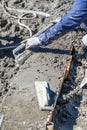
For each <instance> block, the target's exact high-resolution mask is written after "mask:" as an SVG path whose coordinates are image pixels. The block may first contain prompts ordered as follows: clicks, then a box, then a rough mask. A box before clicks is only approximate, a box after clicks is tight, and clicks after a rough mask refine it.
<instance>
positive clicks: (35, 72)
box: [0, 0, 87, 130]
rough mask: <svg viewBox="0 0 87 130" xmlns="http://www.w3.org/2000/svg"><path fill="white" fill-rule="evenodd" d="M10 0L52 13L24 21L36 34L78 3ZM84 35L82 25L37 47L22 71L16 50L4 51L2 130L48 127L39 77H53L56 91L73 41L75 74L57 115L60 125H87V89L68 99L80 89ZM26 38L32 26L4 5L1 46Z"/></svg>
mask: <svg viewBox="0 0 87 130" xmlns="http://www.w3.org/2000/svg"><path fill="white" fill-rule="evenodd" d="M0 2H1V1H0ZM7 2H8V6H9V7H13V8H24V9H33V10H40V11H44V12H47V13H50V14H51V17H49V18H43V17H40V16H39V17H37V18H36V19H33V20H27V21H23V23H25V24H27V25H28V26H29V27H31V30H32V32H33V34H35V33H37V32H38V31H39V30H40V29H41V28H43V27H45V26H46V25H47V24H48V23H49V22H51V21H52V20H54V19H56V18H57V17H60V16H63V15H64V14H65V13H66V12H67V10H69V9H70V7H71V5H72V3H73V1H72V0H67V1H64V0H61V1H59V0H44V1H42V0H33V1H28V0H26V1H23V0H13V1H11V0H7ZM84 34H85V32H84V31H83V30H82V29H81V28H77V29H75V30H74V31H73V32H71V33H69V34H67V35H66V36H63V37H62V38H60V39H58V40H56V41H54V42H53V44H50V45H48V46H46V47H43V48H37V49H36V50H34V51H35V52H34V54H33V55H32V56H31V57H29V58H28V60H27V61H26V62H25V63H24V64H23V65H22V66H21V67H20V69H19V70H18V68H17V67H16V64H15V61H14V58H13V55H12V51H11V50H9V51H1V52H0V102H1V105H0V114H1V115H2V114H4V116H5V119H4V122H3V125H2V130H22V129H23V130H44V129H45V127H44V126H45V123H46V118H47V114H48V113H47V112H41V111H40V110H39V105H38V102H37V97H36V91H35V86H34V81H46V82H48V83H49V84H50V87H51V89H52V91H54V92H55V91H56V90H57V88H58V85H59V79H60V77H61V76H62V74H63V69H64V65H65V63H66V61H67V58H68V54H69V50H70V47H71V45H72V44H74V46H75V50H76V51H75V53H74V58H73V62H72V66H71V70H70V74H69V76H68V79H67V80H66V82H65V84H64V87H63V90H62V92H61V95H60V98H59V106H58V108H59V109H58V110H57V113H56V115H55V119H54V122H55V130H79V129H82V130H86V126H87V110H86V108H87V102H86V100H87V94H86V88H84V89H83V91H79V92H78V93H77V94H75V95H73V97H72V98H71V97H70V99H69V100H68V101H67V102H63V100H64V99H63V96H64V95H67V94H68V93H69V92H70V91H75V89H76V87H77V86H79V84H80V83H81V81H82V79H83V78H84V73H85V68H86V66H87V62H86V54H84V52H83V50H82V47H81V43H80V41H81V38H82V36H83V35H84ZM26 38H29V33H28V31H27V30H26V29H25V28H22V27H20V26H19V25H18V24H17V20H14V19H13V18H9V17H8V16H7V15H6V14H5V13H4V12H3V10H2V8H0V43H1V45H6V44H12V43H19V42H20V41H21V40H24V39H26ZM61 99H62V100H61Z"/></svg>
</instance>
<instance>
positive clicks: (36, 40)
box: [26, 37, 41, 49]
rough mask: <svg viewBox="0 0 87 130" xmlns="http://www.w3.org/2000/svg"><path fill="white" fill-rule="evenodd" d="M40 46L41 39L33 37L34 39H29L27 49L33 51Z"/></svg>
mask: <svg viewBox="0 0 87 130" xmlns="http://www.w3.org/2000/svg"><path fill="white" fill-rule="evenodd" d="M40 45H41V42H40V40H39V38H38V37H32V38H30V39H28V41H27V43H26V49H32V48H35V47H37V46H40Z"/></svg>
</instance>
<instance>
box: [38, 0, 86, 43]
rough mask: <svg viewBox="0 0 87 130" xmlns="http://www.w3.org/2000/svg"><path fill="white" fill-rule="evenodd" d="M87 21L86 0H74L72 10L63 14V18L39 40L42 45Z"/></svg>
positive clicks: (41, 35)
mask: <svg viewBox="0 0 87 130" xmlns="http://www.w3.org/2000/svg"><path fill="white" fill-rule="evenodd" d="M85 20H87V0H76V1H75V2H74V4H73V6H72V9H71V10H70V11H69V12H67V14H65V16H64V17H63V18H62V19H61V20H60V22H58V23H56V24H55V25H53V26H52V27H50V28H49V29H47V30H46V31H45V32H44V33H42V34H40V35H39V36H38V37H39V40H40V41H41V42H42V43H45V42H48V41H49V40H50V39H51V38H55V37H57V38H58V37H59V36H61V35H64V34H66V33H68V32H70V31H72V30H73V29H74V28H76V27H77V26H78V25H80V24H81V23H83V22H84V21H85Z"/></svg>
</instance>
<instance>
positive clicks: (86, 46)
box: [82, 34, 87, 52]
mask: <svg viewBox="0 0 87 130" xmlns="http://www.w3.org/2000/svg"><path fill="white" fill-rule="evenodd" d="M82 46H83V48H84V50H85V51H86V52H87V34H86V35H85V36H84V37H83V38H82Z"/></svg>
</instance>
